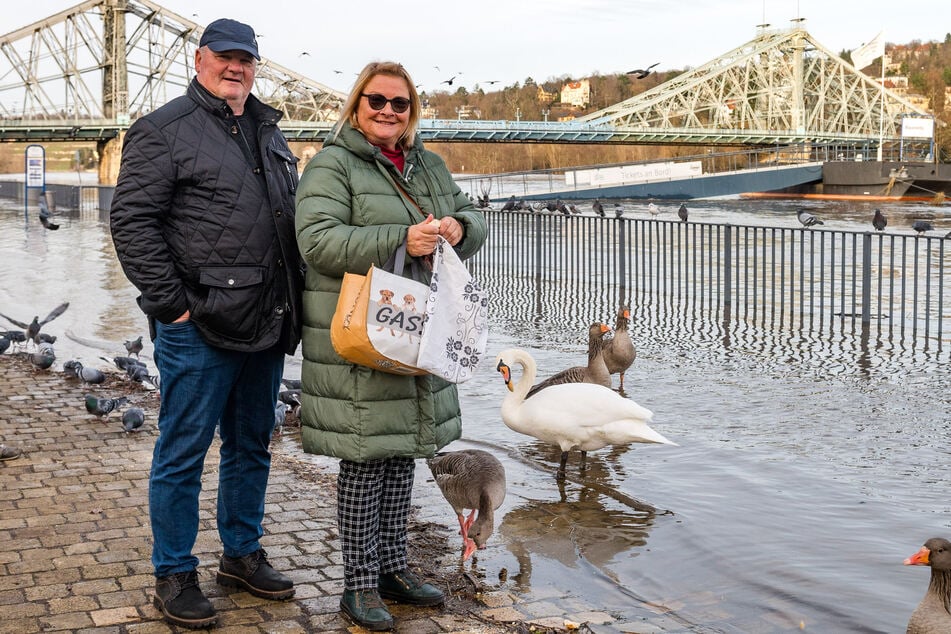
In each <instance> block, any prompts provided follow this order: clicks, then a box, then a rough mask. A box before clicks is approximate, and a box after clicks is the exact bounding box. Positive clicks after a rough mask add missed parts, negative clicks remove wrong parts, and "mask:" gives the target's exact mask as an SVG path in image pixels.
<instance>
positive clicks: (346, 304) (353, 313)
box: [330, 267, 426, 375]
mask: <svg viewBox="0 0 951 634" xmlns="http://www.w3.org/2000/svg"><path fill="white" fill-rule="evenodd" d="M374 270H379V269H375V267H371V269H370V275H359V274H356V273H346V274H345V275H344V276H343V283H342V284H341V286H340V296H339V297H338V299H337V308H336V310H335V311H334V316H333V319H332V320H331V322H330V341H331V343H332V344H333V347H334V350H336V352H337V354H339V355H340V356H341V357H343V358H344V359H346V360H347V361H350V362H351V363H356V364H359V365H363V366H367V367H369V368H373V369H374V370H379V371H381V372H389V373H390V374H404V375H420V374H426V371H425V370H420V369H418V368H416V367H415V366H414V365H413V364H412V363H409V364H406V363H402V362H401V361H398V360H396V359H392V358H390V357H387V356H386V355H385V354H383V353H381V352H380V351H379V350H377V349H376V348H375V347H374V346H373V343H372V342H371V341H370V337H369V334H368V331H367V316H368V312H369V310H370V303H371V302H370V286H371V284H370V279H369V278H372V274H373V273H374ZM375 310H377V311H378V309H375ZM370 327H371V329H375V328H377V327H378V323H377V322H374V324H373V325H371V326H370ZM417 351H418V342H417ZM413 361H415V359H413Z"/></svg>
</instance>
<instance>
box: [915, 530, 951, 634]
mask: <svg viewBox="0 0 951 634" xmlns="http://www.w3.org/2000/svg"><path fill="white" fill-rule="evenodd" d="M904 563H905V565H906V566H929V567H931V583H930V584H929V585H928V591H927V592H925V596H924V597H923V598H922V599H921V602H920V603H918V607H916V608H915V611H914V612H912V613H911V618H910V619H909V620H908V628H907V632H908V634H944V633H946V632H951V612H949V611H948V609H949V608H948V606H949V605H951V542H949V541H948V540H947V539H943V538H941V537H932V538H931V539H929V540H928V541H926V542H925V544H924V546H922V547H921V548H920V549H918V552H916V553H915V554H914V555H912V556H911V557H908V558H906V559H905V562H904Z"/></svg>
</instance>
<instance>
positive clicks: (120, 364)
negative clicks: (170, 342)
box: [99, 357, 145, 372]
mask: <svg viewBox="0 0 951 634" xmlns="http://www.w3.org/2000/svg"><path fill="white" fill-rule="evenodd" d="M99 358H100V359H102V360H103V361H110V362H111V363H113V364H115V366H116V367H117V368H119V369H120V370H122V371H123V372H128V371H129V368H130V367H133V366H142V367H143V368H144V367H145V363H143V362H142V361H139V360H138V359H133V358H132V357H112V359H107V358H105V357H99Z"/></svg>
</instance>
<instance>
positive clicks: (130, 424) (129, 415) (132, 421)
mask: <svg viewBox="0 0 951 634" xmlns="http://www.w3.org/2000/svg"><path fill="white" fill-rule="evenodd" d="M144 422H145V412H144V411H143V410H142V408H141V407H130V408H129V409H127V410H126V411H124V412H122V429H124V430H126V432H132V431H135V430H136V429H138V428H140V427H141V426H142V423H144Z"/></svg>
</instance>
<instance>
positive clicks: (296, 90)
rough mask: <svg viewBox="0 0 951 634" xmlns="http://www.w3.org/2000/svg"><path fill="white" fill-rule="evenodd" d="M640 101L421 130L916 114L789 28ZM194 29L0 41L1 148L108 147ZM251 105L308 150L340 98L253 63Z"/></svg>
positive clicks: (683, 131)
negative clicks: (25, 144) (550, 116)
mask: <svg viewBox="0 0 951 634" xmlns="http://www.w3.org/2000/svg"><path fill="white" fill-rule="evenodd" d="M794 24H795V26H794V27H793V28H790V29H786V30H774V31H766V30H763V31H762V32H761V33H760V34H759V35H757V36H756V37H755V38H754V39H753V40H751V41H750V42H747V43H746V44H744V45H742V46H740V47H738V48H736V49H734V50H732V51H730V52H728V53H726V54H724V55H721V56H720V57H718V58H717V59H715V60H712V61H710V62H707V63H706V64H704V65H702V66H700V67H698V68H696V69H694V70H691V71H688V72H685V73H683V74H681V75H679V76H678V77H676V78H674V79H672V80H670V81H668V82H666V83H664V84H661V85H659V86H657V87H655V88H653V89H651V90H649V91H647V92H645V93H642V94H639V95H637V96H635V97H632V98H630V99H628V100H626V101H623V102H621V103H619V104H617V105H615V106H612V107H610V108H606V109H604V110H601V111H598V112H595V113H592V114H589V115H587V116H585V117H583V118H581V119H578V120H575V121H570V122H564V123H555V122H537V121H478V120H456V119H450V120H438V119H434V120H424V121H423V122H422V125H421V126H420V132H421V134H422V136H423V138H424V139H427V140H432V141H446V142H467V141H468V142H526V143H596V144H605V143H640V144H646V143H658V144H695V145H743V146H763V145H791V144H802V143H819V144H855V145H866V146H868V145H869V144H870V143H871V144H872V145H874V146H878V145H880V144H896V143H899V142H900V141H901V139H900V122H901V117H902V116H904V115H914V116H923V115H925V116H926V115H927V113H925V112H924V111H922V110H920V109H919V108H916V107H915V106H914V105H913V104H911V103H910V102H908V101H907V100H905V99H903V98H902V97H900V96H898V95H896V94H893V93H892V92H890V91H888V90H885V89H883V88H882V86H881V85H880V84H879V83H878V82H876V81H874V80H873V79H871V78H869V77H868V76H866V75H864V74H862V73H861V72H859V71H858V70H857V69H855V68H854V67H853V66H852V65H850V64H849V63H847V62H845V61H844V60H842V59H841V58H840V57H839V56H838V55H836V54H835V53H833V52H832V51H830V50H829V49H827V48H825V47H824V46H822V45H821V44H819V43H818V42H816V41H815V40H814V39H813V38H812V36H810V35H809V33H807V32H806V31H805V29H804V28H802V22H796V23H794ZM201 33H202V27H201V26H200V25H198V24H196V23H195V22H192V21H191V20H189V19H187V18H185V17H182V16H180V15H177V14H175V13H173V12H171V11H168V10H167V9H165V8H163V7H162V6H160V5H159V4H157V3H155V2H152V1H151V0H86V1H85V2H81V3H80V4H77V5H76V6H74V7H72V8H70V9H67V10H65V11H62V12H60V13H58V14H56V15H52V16H50V17H48V18H47V19H45V20H41V21H39V22H35V23H33V24H31V25H29V26H25V27H23V28H20V29H17V30H15V31H13V32H10V33H8V34H6V35H4V36H2V37H0V50H2V56H0V141H31V142H57V141H73V140H87V141H97V142H100V144H103V143H106V142H108V141H109V140H110V139H113V138H115V137H117V136H119V135H120V134H121V133H122V131H123V130H125V129H126V128H127V127H128V126H129V124H130V123H131V122H132V121H134V120H135V119H136V118H137V117H139V116H141V115H143V114H145V113H148V112H150V111H151V110H153V109H155V108H157V107H158V106H160V105H162V104H164V103H165V102H167V101H168V100H169V99H171V98H173V97H175V96H178V95H180V94H182V93H183V92H184V90H185V87H186V86H187V84H188V82H189V81H190V79H191V77H192V76H193V75H194V68H193V60H194V51H195V48H196V47H197V46H198V42H199V40H200V37H201ZM254 92H255V94H256V95H257V96H258V97H260V98H262V99H263V100H264V101H266V102H268V103H270V104H271V105H273V106H275V107H277V108H279V109H280V110H282V111H283V112H284V113H285V120H284V122H282V125H281V127H282V129H283V130H284V131H285V133H286V134H287V136H288V137H289V138H291V139H297V140H308V141H321V140H323V139H324V138H325V137H326V135H327V134H328V132H329V131H330V129H331V127H332V126H333V124H334V122H335V121H336V119H337V114H338V112H339V109H340V107H341V105H342V103H343V101H344V99H345V97H346V96H345V94H344V93H343V92H340V91H337V90H335V89H333V88H331V87H329V86H325V85H322V84H320V83H317V82H315V81H312V80H310V79H308V78H306V77H304V76H302V75H300V74H298V73H295V72H294V71H292V70H290V69H288V68H286V67H284V66H281V65H280V64H278V63H276V62H275V61H273V60H270V59H266V58H262V60H261V63H260V65H259V68H258V75H257V80H256V85H255V90H254Z"/></svg>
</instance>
